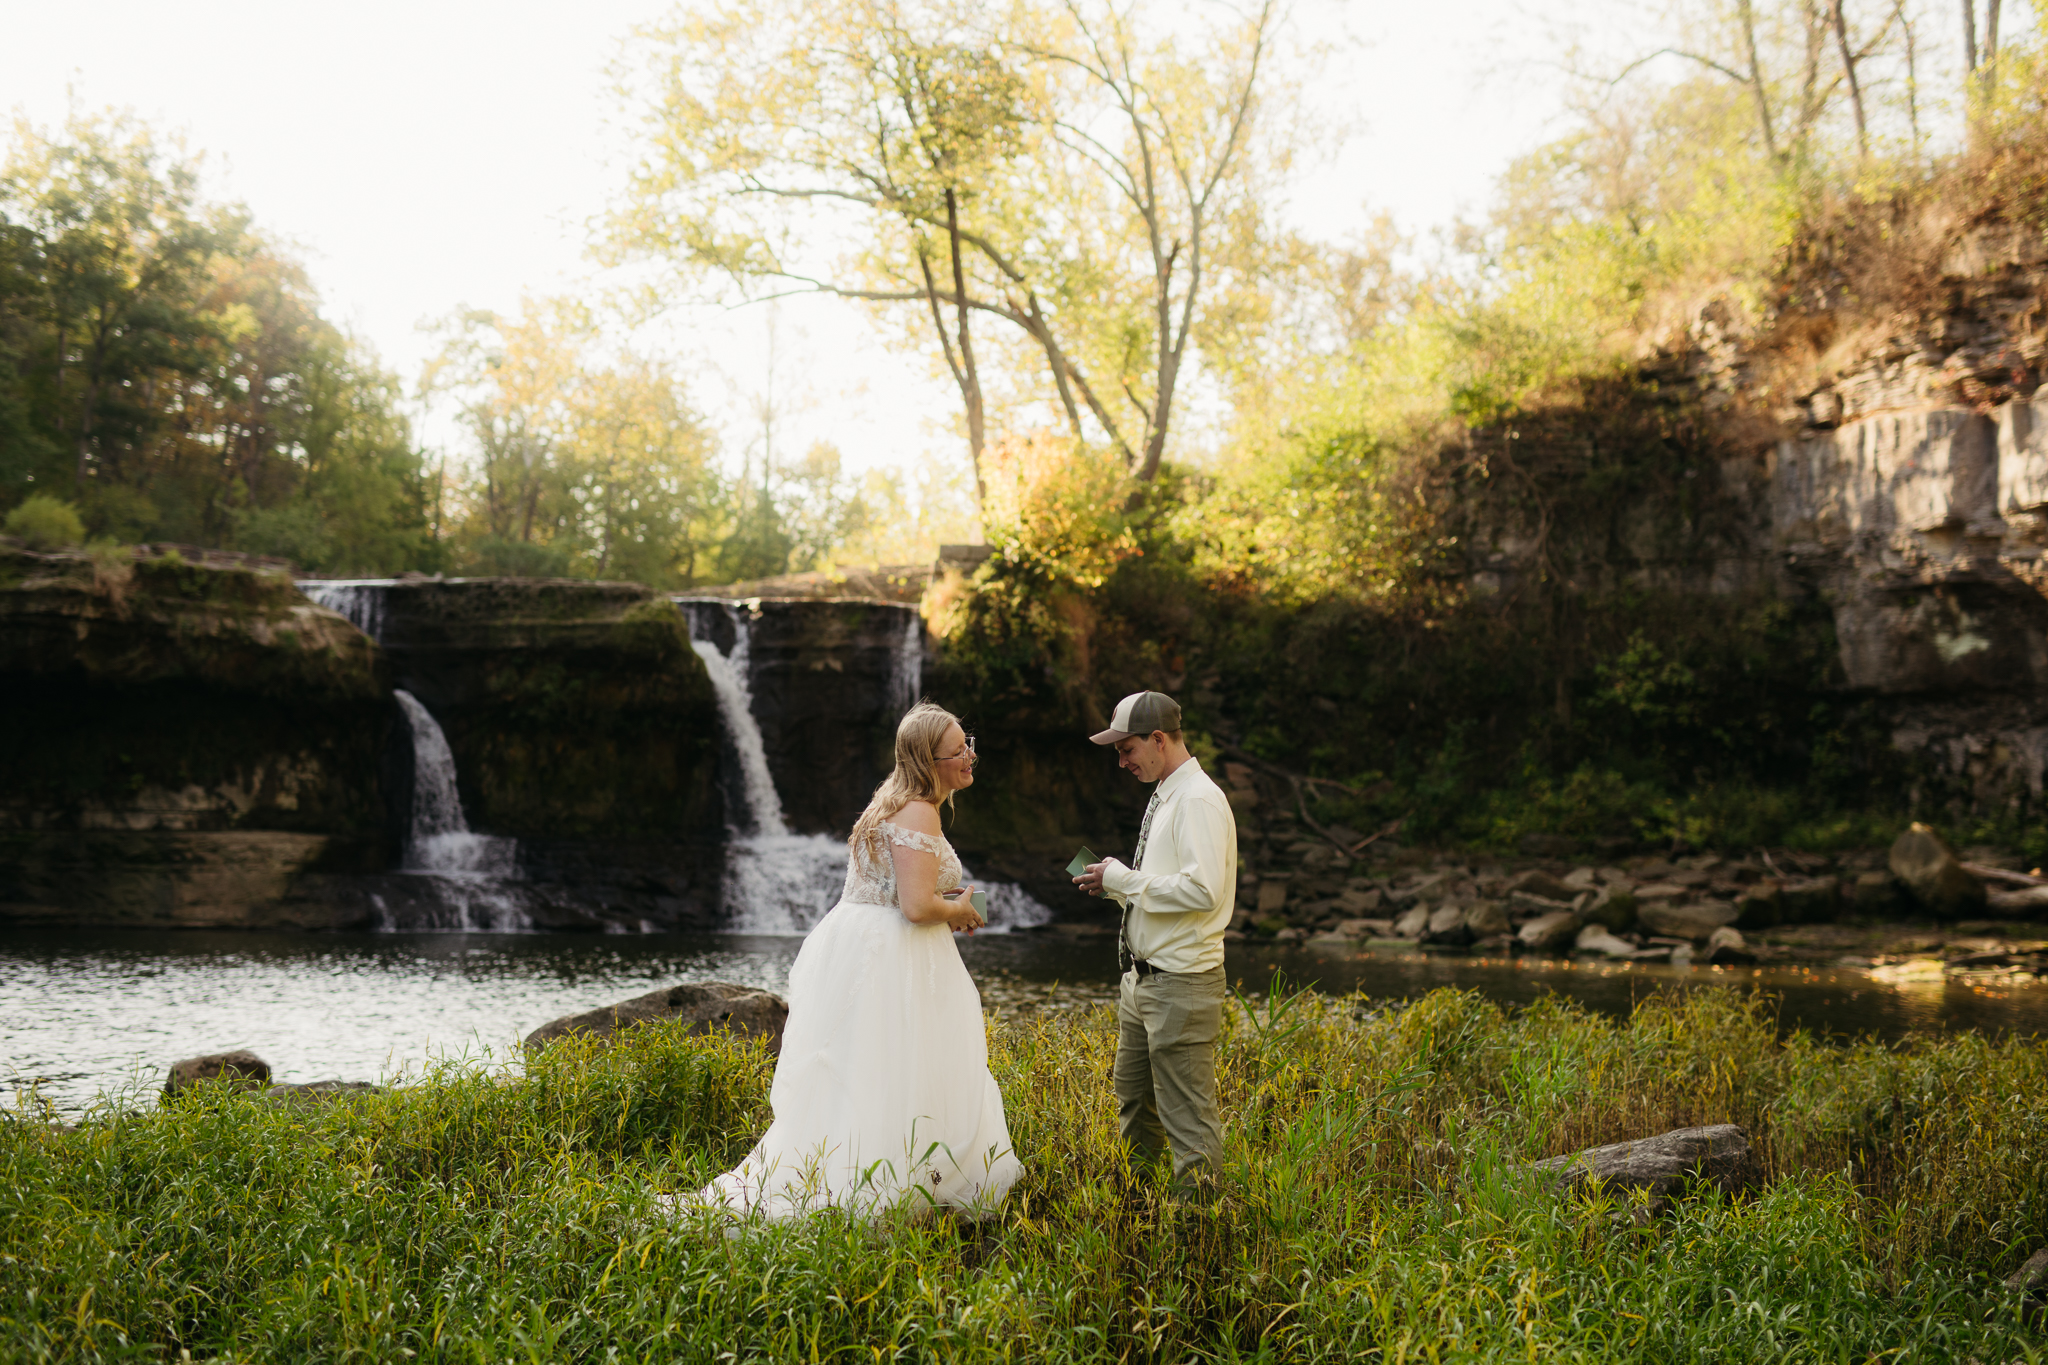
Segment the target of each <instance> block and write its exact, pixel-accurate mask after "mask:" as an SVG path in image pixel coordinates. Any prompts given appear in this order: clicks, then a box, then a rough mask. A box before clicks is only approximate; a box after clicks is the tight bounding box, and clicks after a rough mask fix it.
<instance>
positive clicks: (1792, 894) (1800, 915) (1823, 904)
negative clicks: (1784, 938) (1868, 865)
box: [1778, 877, 1841, 924]
mask: <svg viewBox="0 0 2048 1365" xmlns="http://www.w3.org/2000/svg"><path fill="white" fill-rule="evenodd" d="M1778 905H1779V909H1780V911H1781V912H1782V913H1783V915H1784V918H1785V923H1787V924H1833V923H1834V922H1835V915H1836V913H1837V911H1838V910H1839V909H1840V907H1841V883H1840V882H1838V881H1836V880H1835V879H1834V878H1833V877H1805V878H1802V879H1800V880H1798V881H1789V882H1785V883H1783V884H1782V885H1781V886H1780V887H1779V889H1778Z"/></svg>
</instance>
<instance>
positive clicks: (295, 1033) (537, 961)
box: [0, 930, 2048, 1112]
mask: <svg viewBox="0 0 2048 1365" xmlns="http://www.w3.org/2000/svg"><path fill="white" fill-rule="evenodd" d="M797 946H798V941H797V940H796V939H793V938H752V937H746V936H739V935H648V936H645V937H627V938H615V937H590V938H582V937H568V936H558V935H521V936H506V935H490V934H319V935H315V934H244V933H205V932H185V933H154V932H146V931H131V932H115V931H98V930H93V931H88V930H17V931H14V932H12V933H11V934H10V935H9V937H8V940H7V941H6V943H5V945H4V946H0V1058H4V1059H5V1060H4V1065H0V1100H4V1102H6V1103H7V1104H9V1105H10V1106H11V1105H12V1104H14V1103H15V1102H17V1100H18V1098H19V1096H20V1092H21V1090H22V1088H23V1087H24V1086H25V1085H26V1084H29V1083H31V1082H35V1083H38V1084H39V1086H40V1094H41V1095H42V1097H43V1098H44V1099H46V1100H48V1101H49V1102H50V1103H52V1104H53V1105H55V1106H56V1107H57V1108H58V1109H60V1110H63V1111H66V1112H76V1111H78V1110H80V1109H82V1108H84V1107H86V1106H87V1105H89V1104H90V1103H91V1102H92V1101H93V1100H94V1098H95V1097H96V1096H98V1095H99V1094H101V1093H102V1092H108V1093H113V1094H120V1093H126V1094H128V1095H130V1096H133V1097H141V1096H144V1095H146V1094H147V1093H149V1092H151V1091H153V1090H154V1089H155V1088H156V1087H157V1086H158V1085H160V1084H161V1082H162V1076H163V1071H164V1068H165V1067H166V1066H167V1065H168V1064H169V1063H170V1062H172V1061H175V1060H176V1059H178V1058H180V1057H188V1056H192V1055H195V1054H198V1053H204V1052H218V1051H223V1050H226V1049H229V1048H235V1047H246V1048H249V1049H251V1050H253V1051H255V1052H257V1053H259V1054H260V1055H262V1056H263V1057H264V1058H265V1059H267V1060H268V1061H269V1062H270V1063H271V1065H272V1067H273V1068H274V1070H275V1072H276V1075H277V1079H279V1080H284V1081H308V1080H321V1079H327V1078H335V1077H338V1078H341V1079H346V1080H367V1079H392V1078H395V1077H398V1076H401V1075H405V1074H409V1073H410V1074H416V1073H417V1072H418V1071H419V1070H420V1069H421V1068H423V1067H424V1066H426V1065H427V1064H428V1063H429V1062H430V1061H431V1060H432V1059H434V1058H436V1057H442V1056H450V1055H467V1056H471V1057H479V1058H480V1057H487V1056H495V1057H509V1056H510V1055H511V1054H512V1050H513V1048H514V1047H516V1045H517V1042H518V1040H519V1039H520V1038H521V1037H523V1036H524V1035H525V1034H526V1033H527V1032H529V1031H530V1030H532V1029H533V1028H535V1027H536V1026H538V1025H540V1024H542V1023H545V1022H546V1021H547V1020H549V1019H552V1018H555V1017H556V1016H558V1015H562V1014H568V1013H572V1012H575V1011H578V1010H585V1009H593V1008H595V1007H597V1006H599V1005H603V1004H606V1003H609V1002H611V1001H614V1000H618V999H621V998H623V997H625V996H629V995H634V994H638V993H640V992H642V991H647V990H652V989H654V987H656V986H658V985H665V984H669V983H672V982H679V981H709V980H721V981H735V982H739V983H742V984H746V985H755V986H762V987H765V988H767V989H770V990H775V991H780V990H782V989H783V988H784V987H785V985H786V983H787V980H788V975H789V966H790V963H791V962H792V961H793V960H794V959H795V957H796V950H797ZM961 946H962V951H963V954H964V956H965V957H966V959H967V962H968V966H969V968H970V969H971V970H972V971H973V972H974V974H975V977H976V979H977V981H978V982H979V983H980V984H981V987H982V994H983V998H984V1000H985V1001H986V1003H987V1004H988V1005H989V1006H990V1007H991V1008H992V1009H995V1010H997V1011H998V1012H1002V1013H1007V1012H1014V1011H1017V1010H1020V1009H1026V1008H1043V1007H1047V1006H1051V1007H1065V1006H1072V1005H1076V1004H1087V1003H1090V1002H1094V1001H1100V1000H1106V999H1108V998H1109V997H1110V994H1111V990H1112V988H1113V984H1114V976H1115V950H1114V948H1113V947H1112V946H1111V941H1110V940H1109V939H1107V938H1093V939H1079V940H1076V939H1069V938H1066V937H1063V936H1060V935H1057V934H1028V935H1027V934H1018V935H1009V936H1001V937H994V938H989V937H981V938H976V939H973V940H969V941H964V942H963V943H962V945H961ZM1226 966H1227V970H1228V972H1229V975H1230V978H1231V980H1232V982H1233V983H1234V984H1237V985H1239V986H1240V987H1241V988H1243V989H1246V990H1250V991H1254V992H1263V991H1264V990H1265V989H1266V988H1267V987H1268V985H1269V984H1270V983H1271V981H1272V980H1273V979H1274V978H1275V977H1276V976H1284V977H1285V979H1287V980H1288V981H1290V982H1294V983H1297V984H1314V985H1316V986H1318V987H1319V988H1321V989H1323V990H1329V991H1346V992H1348V991H1364V992H1365V993H1366V994H1368V995H1371V996H1374V997H1402V996H1412V995H1420V994H1422V993H1424V992H1427V991H1430V990H1433V989H1436V988H1437V987H1439V986H1456V987H1459V988H1463V989H1476V990H1479V991H1482V992H1484V993H1485V994H1486V995H1488V996H1489V997H1491V998H1493V999H1496V1000H1499V1001H1501V1002H1502V1003H1504V1004H1526V1003H1528V1002H1529V1001H1532V1000H1534V999H1536V998H1537V997H1538V996H1540V995H1542V994H1544V993H1545V992H1548V991H1555V992H1557V993H1558V994H1560V995H1563V996H1566V997H1569V998H1571V999H1573V1000H1577V1001H1580V1002H1581V1003H1583V1004H1585V1005H1586V1006H1587V1007H1589V1008H1592V1009H1596V1010H1600V1011H1603V1012H1606V1013H1610V1014H1623V1013H1626V1012H1627V1011H1628V1009H1629V1008H1630V1006H1631V1004H1632V1003H1633V1002H1634V1001H1636V1000H1638V999H1641V998H1642V997H1643V996H1645V995H1648V994H1650V993H1652V992H1654V991H1656V990H1658V989H1660V988H1663V987H1667V986H1678V987H1683V988H1696V987H1701V986H1715V985H1734V986H1746V987H1756V988H1761V989H1765V990H1768V991H1770V992H1772V993H1773V994H1776V995H1778V996H1781V997H1782V999H1783V1006H1782V1018H1783V1020H1784V1022H1785V1024H1786V1025H1787V1026H1788V1027H1792V1028H1806V1029H1811V1030H1814V1031H1816V1032H1820V1033H1825V1034H1831V1035H1857V1034H1874V1035H1876V1036H1879V1037H1883V1038H1888V1039H1893V1038H1898V1037H1901V1036H1903V1035H1905V1034H1907V1033H1910V1032H1913V1031H1915V1030H1921V1029H1935V1028H1976V1029H1982V1030H1985V1031H1987V1032H1992V1033H2003V1032H2008V1031H2020V1032H2028V1033H2032V1032H2048V987H2044V986H2040V985H2025V986H2008V985H2004V984H2000V985H1998V986H1995V987H1994V986H1983V985H1979V986H1971V985H1967V984H1962V983H1959V982H1955V981H1947V982H1942V981H1924V982H1903V983H1898V984H1885V983H1881V982H1877V981H1874V980H1873V979H1872V978H1871V977H1870V976H1869V974H1868V973H1865V972H1859V971H1852V970H1846V969H1810V970H1809V969H1797V968H1775V969H1764V970H1756V969H1749V968H1742V969H1734V970H1719V971H1717V970H1713V969H1694V970H1687V969H1683V968H1677V969H1674V968H1671V967H1665V966H1648V967H1646V966H1642V965H1631V966H1609V965H1605V964H1592V963H1575V962H1566V961H1560V960H1554V959H1529V958H1519V959H1494V960H1488V959H1481V958H1469V957H1464V956H1462V955H1452V954H1436V953H1422V952H1412V951H1407V952H1388V951H1386V950H1380V949H1374V950H1364V949H1358V948H1348V947H1347V948H1344V949H1339V950H1334V951H1333V950H1330V949H1327V948H1323V947H1320V946H1319V947H1317V948H1314V949H1272V948H1259V947H1254V946H1252V945H1248V944H1233V945H1231V949H1230V955H1229V958H1228V961H1227V964H1226Z"/></svg>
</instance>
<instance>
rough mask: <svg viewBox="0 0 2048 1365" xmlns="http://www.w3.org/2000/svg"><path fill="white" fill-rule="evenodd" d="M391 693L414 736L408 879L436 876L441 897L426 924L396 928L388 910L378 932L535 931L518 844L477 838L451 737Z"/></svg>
mask: <svg viewBox="0 0 2048 1365" xmlns="http://www.w3.org/2000/svg"><path fill="white" fill-rule="evenodd" d="M392 695H393V696H394V697H396V698H397V699H398V705H399V709H400V710H402V711H404V712H405V720H406V724H407V725H408V726H409V727H410V728H411V730H412V771H413V779H412V826H411V828H410V830H408V831H407V835H406V841H405V865H404V867H403V868H402V869H400V870H401V871H403V872H404V873H405V874H406V875H408V876H415V877H427V878H431V879H432V880H433V883H434V887H435V890H436V891H437V892H438V893H439V894H438V895H436V896H434V897H433V898H432V900H433V902H434V908H433V910H432V911H430V912H429V913H428V917H427V918H428V922H426V923H419V922H416V916H415V915H408V916H407V917H406V922H405V923H403V924H398V923H393V922H391V921H392V916H391V915H390V913H389V912H388V911H387V912H386V913H385V915H384V916H383V922H381V923H380V924H379V925H378V927H379V928H381V929H400V928H403V929H468V930H497V931H501V932H502V931H506V930H521V929H531V928H532V927H533V921H532V919H531V918H530V917H529V916H528V915H527V913H526V911H525V909H524V908H523V907H522V906H521V904H520V899H519V891H518V888H517V886H516V882H515V879H516V876H517V872H516V869H515V866H514V862H515V858H516V856H517V854H518V851H519V842H518V840H516V839H504V838H499V837H496V836H493V835H489V834H472V833H471V832H470V829H469V822H468V821H467V820H466V819H464V818H463V814H462V796H461V793H460V792H459V791H457V789H456V786H455V755H454V754H453V753H452V752H451V751H450V750H449V748H448V737H447V736H446V735H445V734H443V733H442V732H441V726H440V724H439V723H438V722H436V721H435V719H434V717H433V715H432V714H431V713H430V712H429V711H428V710H427V708H426V707H424V706H422V705H421V704H420V701H419V698H417V697H415V696H413V694H412V693H410V692H407V691H404V690H402V689H401V690H399V691H396V692H393V693H392Z"/></svg>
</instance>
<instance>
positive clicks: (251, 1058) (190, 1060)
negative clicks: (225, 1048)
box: [164, 1050, 270, 1095]
mask: <svg viewBox="0 0 2048 1365" xmlns="http://www.w3.org/2000/svg"><path fill="white" fill-rule="evenodd" d="M207 1081H224V1082H226V1083H228V1084H230V1085H232V1086H233V1087H234V1088H235V1089H237V1090H261V1089H262V1088H263V1087H264V1086H266V1085H269V1084H270V1063H268V1062H266V1061H264V1060H263V1059H262V1058H261V1057H258V1056H257V1055H256V1054H255V1053H253V1052H246V1051H241V1050H237V1051H234V1052H209V1053H208V1054H207V1055H205V1056H204V1057H187V1058H186V1059H185V1060H184V1061H182V1062H178V1063H176V1064H174V1065H173V1066H172V1067H171V1074H170V1075H169V1076H168V1077H167V1078H165V1080H164V1094H166V1095H176V1094H178V1093H179V1092H181V1091H185V1090H189V1089H191V1088H192V1087H193V1086H195V1085H201V1084H204V1083H205V1082H207Z"/></svg>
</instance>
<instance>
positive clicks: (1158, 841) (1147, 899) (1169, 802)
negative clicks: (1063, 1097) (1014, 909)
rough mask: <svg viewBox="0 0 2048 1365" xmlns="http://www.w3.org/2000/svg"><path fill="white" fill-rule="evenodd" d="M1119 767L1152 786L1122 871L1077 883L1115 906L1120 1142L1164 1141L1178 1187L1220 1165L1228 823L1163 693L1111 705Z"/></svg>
mask: <svg viewBox="0 0 2048 1365" xmlns="http://www.w3.org/2000/svg"><path fill="white" fill-rule="evenodd" d="M1090 738H1091V739H1093V740H1094V741H1095V742H1096V743H1097V744H1108V745H1114V746H1115V747H1116V761H1117V766H1118V767H1120V768H1123V769H1125V770H1127V771H1128V772H1129V773H1130V774H1131V775H1132V776H1133V777H1135V778H1137V779H1138V780H1139V781H1140V782H1149V783H1153V784H1155V785H1154V786H1153V788H1152V800H1151V802H1150V803H1149V804H1147V805H1146V807H1145V820H1144V823H1143V824H1142V825H1141V826H1139V829H1138V850H1137V853H1136V855H1135V856H1133V858H1132V859H1131V861H1132V862H1133V863H1134V864H1136V866H1133V867H1126V866H1125V865H1124V864H1122V863H1120V862H1118V861H1117V860H1116V859H1115V858H1108V859H1105V860H1103V861H1102V862H1099V863H1091V864H1089V865H1088V868H1087V870H1086V871H1084V872H1083V873H1082V874H1081V875H1080V876H1078V877H1076V878H1074V885H1076V886H1078V887H1080V888H1081V889H1082V890H1084V891H1086V892H1087V893H1088V894H1089V895H1091V896H1099V895H1101V894H1103V893H1104V892H1107V893H1109V895H1110V896H1112V897H1114V898H1115V899H1116V900H1117V901H1118V902H1119V903H1120V904H1121V905H1122V906H1123V923H1122V926H1121V928H1120V930H1119V932H1118V934H1117V966H1118V967H1119V968H1121V969H1122V970H1123V979H1122V981H1121V983H1120V984H1119V986H1118V990H1117V1025H1118V1034H1117V1046H1116V1098H1117V1105H1118V1109H1119V1124H1120V1127H1121V1129H1122V1132H1123V1136H1124V1140H1125V1141H1126V1142H1128V1143H1130V1144H1132V1146H1134V1147H1135V1148H1136V1149H1137V1150H1138V1152H1139V1153H1140V1154H1141V1155H1143V1156H1146V1157H1153V1156H1157V1155H1158V1153H1159V1152H1160V1151H1161V1150H1162V1149H1164V1148H1165V1147H1166V1145H1167V1143H1168V1142H1169V1141H1170V1142H1171V1143H1172V1147H1173V1174H1174V1180H1175V1183H1176V1184H1180V1185H1183V1186H1185V1185H1191V1184H1194V1183H1195V1182H1198V1181H1206V1180H1214V1179H1215V1178H1216V1176H1217V1175H1218V1174H1219V1172H1220V1171H1221V1169H1222V1165H1223V1120H1222V1118H1221V1116H1220V1115H1218V1113H1217V1112H1216V1035H1217V1033H1218V1031H1219V1030H1220V1029H1221V1028H1222V1024H1223V995H1224V982H1223V931H1224V930H1225V929H1227V928H1229V927H1230V915H1231V911H1232V909H1233V908H1234V906H1235V904H1236V900H1237V821H1236V820H1235V819H1234V818H1233V817H1232V815H1231V812H1230V802H1229V801H1227V800H1225V799H1224V796H1223V791H1222V789H1221V788H1220V787H1218V786H1217V785H1216V783H1215V781H1214V780H1213V779H1211V778H1210V776H1209V774H1207V773H1205V772H1203V771H1202V764H1201V760H1199V759H1197V758H1196V757H1195V756H1194V755H1193V754H1191V753H1189V752H1188V748H1187V745H1186V743H1185V742H1184V741H1183V739H1182V736H1181V728H1180V704H1179V703H1178V702H1176V701H1174V699H1173V698H1171V697H1169V696H1167V695H1166V694H1164V693H1162V692H1135V693H1133V694H1131V695H1130V696H1128V697H1125V698H1124V699H1123V700H1122V701H1120V702H1118V703H1117V706H1116V711H1115V713H1114V714H1113V715H1111V717H1110V721H1109V728H1108V729H1107V730H1104V731H1102V732H1101V733H1099V734H1096V735H1091V736H1090Z"/></svg>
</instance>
